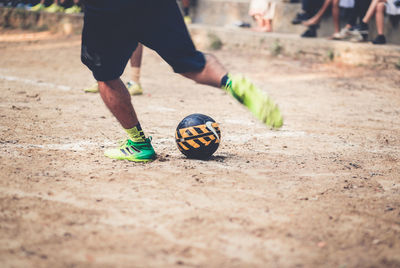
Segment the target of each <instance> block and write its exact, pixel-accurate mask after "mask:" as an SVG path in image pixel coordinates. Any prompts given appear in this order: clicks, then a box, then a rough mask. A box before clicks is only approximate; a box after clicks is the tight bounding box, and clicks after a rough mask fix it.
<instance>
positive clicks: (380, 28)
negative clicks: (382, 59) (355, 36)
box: [354, 0, 400, 45]
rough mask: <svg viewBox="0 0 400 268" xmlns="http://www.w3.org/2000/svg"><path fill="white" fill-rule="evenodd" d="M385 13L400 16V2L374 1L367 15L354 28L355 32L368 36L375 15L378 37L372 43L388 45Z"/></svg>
mask: <svg viewBox="0 0 400 268" xmlns="http://www.w3.org/2000/svg"><path fill="white" fill-rule="evenodd" d="M385 11H386V13H387V14H388V15H400V1H399V0H372V2H371V4H370V6H369V8H368V10H367V13H366V14H365V16H364V18H363V19H362V20H361V22H360V24H358V25H357V26H356V27H355V28H354V32H356V33H360V34H364V35H367V34H368V31H369V27H368V23H369V21H370V20H371V19H372V17H373V16H374V15H375V23H376V30H377V33H378V35H377V36H376V38H375V39H374V40H373V41H372V43H373V44H375V45H383V44H386V37H385V35H384V26H385V21H384V19H385Z"/></svg>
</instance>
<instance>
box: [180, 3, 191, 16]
mask: <svg viewBox="0 0 400 268" xmlns="http://www.w3.org/2000/svg"><path fill="white" fill-rule="evenodd" d="M182 6H183V15H184V16H189V6H190V0H182Z"/></svg>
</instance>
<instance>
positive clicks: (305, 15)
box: [292, 0, 323, 37]
mask: <svg viewBox="0 0 400 268" xmlns="http://www.w3.org/2000/svg"><path fill="white" fill-rule="evenodd" d="M322 4H323V3H322V1H320V0H302V1H301V7H302V12H300V13H297V14H296V17H295V18H294V19H293V20H292V24H300V23H302V22H303V21H306V20H308V19H310V18H311V17H313V16H314V15H315V14H317V12H318V10H319V9H320V8H321V7H322ZM318 27H319V25H311V26H309V27H308V29H307V30H306V31H305V32H304V33H302V34H301V37H317V29H318Z"/></svg>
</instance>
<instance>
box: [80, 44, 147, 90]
mask: <svg viewBox="0 0 400 268" xmlns="http://www.w3.org/2000/svg"><path fill="white" fill-rule="evenodd" d="M142 55H143V45H142V44H141V43H138V46H137V48H136V49H135V51H134V52H133V53H132V56H131V58H130V65H131V80H129V81H128V83H127V84H126V87H127V89H128V91H129V94H131V95H132V96H134V95H142V94H143V88H142V85H141V83H140V69H141V66H142V58H143V56H142ZM84 91H85V92H88V93H97V92H99V87H98V84H97V83H96V84H94V85H93V86H92V87H90V88H86V89H84Z"/></svg>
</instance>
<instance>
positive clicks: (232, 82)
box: [224, 74, 283, 128]
mask: <svg viewBox="0 0 400 268" xmlns="http://www.w3.org/2000/svg"><path fill="white" fill-rule="evenodd" d="M228 77H229V80H228V83H227V86H225V87H224V89H225V90H226V91H228V92H229V93H230V94H231V95H232V96H233V97H234V98H235V99H237V100H238V101H239V102H240V103H241V104H243V105H244V106H246V107H247V108H248V109H249V110H250V111H251V112H252V113H253V114H254V116H255V117H257V119H259V120H261V121H262V122H263V123H264V124H266V125H267V126H270V127H272V128H280V127H282V125H283V118H282V115H281V112H280V111H279V108H278V106H277V105H275V103H274V102H273V101H272V100H271V99H270V98H269V97H268V95H267V94H266V93H265V92H263V91H261V90H260V89H259V88H258V87H256V86H255V85H254V84H253V83H252V82H251V81H249V80H248V79H246V78H244V77H242V76H232V75H231V74H228Z"/></svg>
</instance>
